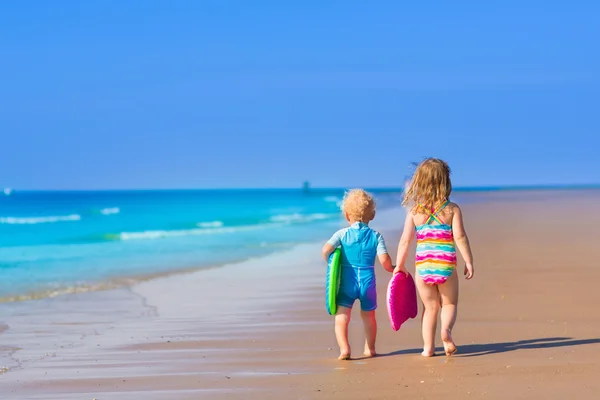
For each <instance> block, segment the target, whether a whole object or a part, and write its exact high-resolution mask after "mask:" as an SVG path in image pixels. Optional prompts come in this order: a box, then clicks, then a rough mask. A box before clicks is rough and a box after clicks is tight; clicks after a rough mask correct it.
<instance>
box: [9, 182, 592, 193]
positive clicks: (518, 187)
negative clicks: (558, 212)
mask: <svg viewBox="0 0 600 400" xmlns="http://www.w3.org/2000/svg"><path fill="white" fill-rule="evenodd" d="M355 187H356V188H358V187H359V186H352V187H350V186H348V187H336V186H331V187H327V186H318V187H310V188H308V189H305V188H302V187H289V186H287V187H246V188H244V187H229V188H137V189H12V188H6V189H9V190H10V193H15V192H20V193H25V192H28V193H52V192H71V193H73V192H186V191H189V192H202V191H223V192H227V191H232V192H233V191H276V190H285V191H305V192H312V191H314V192H319V191H327V190H331V191H340V190H349V189H352V188H355ZM362 188H363V189H365V190H368V191H373V192H382V191H387V192H402V191H403V190H404V188H403V187H395V186H380V187H368V186H363V187H362ZM553 189H554V190H556V189H600V183H589V184H550V185H481V186H474V185H471V186H457V187H454V188H453V189H452V191H457V192H463V191H503V190H553ZM0 194H1V191H0Z"/></svg>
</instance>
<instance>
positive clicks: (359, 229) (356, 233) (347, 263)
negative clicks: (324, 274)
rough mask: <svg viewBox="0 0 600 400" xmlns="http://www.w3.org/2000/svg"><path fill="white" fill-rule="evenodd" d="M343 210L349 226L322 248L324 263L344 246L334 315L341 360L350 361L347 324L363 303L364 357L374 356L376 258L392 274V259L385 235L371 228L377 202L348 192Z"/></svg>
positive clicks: (359, 192)
mask: <svg viewBox="0 0 600 400" xmlns="http://www.w3.org/2000/svg"><path fill="white" fill-rule="evenodd" d="M342 211H343V213H344V216H345V217H346V220H347V221H348V223H349V224H350V226H349V227H347V228H344V229H341V230H339V231H337V232H336V233H335V234H334V235H333V236H332V237H331V239H329V240H328V241H327V243H325V245H324V246H323V258H325V261H327V260H328V259H329V256H330V255H331V253H333V251H334V250H335V249H336V248H337V247H340V246H341V250H342V254H341V256H342V257H341V266H342V274H341V280H340V289H339V292H338V295H337V300H336V303H337V306H338V307H337V313H336V315H335V336H336V339H337V342H338V345H339V347H340V356H339V357H338V358H339V359H340V360H349V359H350V344H349V343H348V324H349V323H350V314H351V312H352V306H353V304H354V301H355V300H356V299H359V300H360V308H361V316H362V320H363V324H364V326H365V336H366V341H365V356H367V357H374V356H375V355H376V353H375V338H376V336H377V321H376V319H375V309H377V287H376V283H375V267H374V265H375V258H378V259H379V262H380V263H381V265H383V268H385V269H386V270H387V271H388V272H392V271H393V270H394V267H393V266H392V260H391V258H390V256H389V254H388V252H387V249H386V247H385V241H384V240H383V236H382V235H381V234H380V233H379V232H376V231H374V230H373V229H371V228H369V225H368V224H369V222H370V221H372V220H373V218H375V201H374V200H373V197H372V196H371V195H370V194H369V193H367V192H365V191H364V190H362V189H354V190H351V191H349V192H348V193H346V195H345V196H344V203H343V205H342Z"/></svg>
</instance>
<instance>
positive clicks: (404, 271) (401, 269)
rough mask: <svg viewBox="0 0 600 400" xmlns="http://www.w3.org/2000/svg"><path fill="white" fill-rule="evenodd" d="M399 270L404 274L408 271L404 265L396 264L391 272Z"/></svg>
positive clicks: (395, 272)
mask: <svg viewBox="0 0 600 400" xmlns="http://www.w3.org/2000/svg"><path fill="white" fill-rule="evenodd" d="M400 272H402V273H403V274H404V275H406V276H408V271H407V270H406V268H404V265H398V266H397V267H396V268H394V272H393V274H394V275H396V274H398V273H400Z"/></svg>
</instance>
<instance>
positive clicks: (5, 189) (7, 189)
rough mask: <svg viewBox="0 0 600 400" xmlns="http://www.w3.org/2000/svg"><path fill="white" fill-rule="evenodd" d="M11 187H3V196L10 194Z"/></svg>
mask: <svg viewBox="0 0 600 400" xmlns="http://www.w3.org/2000/svg"><path fill="white" fill-rule="evenodd" d="M12 191H13V190H12V189H11V188H4V195H5V196H10V194H11V193H12Z"/></svg>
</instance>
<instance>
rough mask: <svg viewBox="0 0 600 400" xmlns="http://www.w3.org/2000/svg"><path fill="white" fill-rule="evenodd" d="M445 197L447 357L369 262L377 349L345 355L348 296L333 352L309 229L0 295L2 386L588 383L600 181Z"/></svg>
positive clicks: (314, 395) (539, 386)
mask: <svg viewBox="0 0 600 400" xmlns="http://www.w3.org/2000/svg"><path fill="white" fill-rule="evenodd" d="M460 200H464V202H460ZM457 201H459V202H460V204H461V206H462V208H463V210H464V213H465V223H466V227H467V230H468V233H469V237H470V240H471V244H472V247H473V252H474V257H475V267H476V275H475V278H474V279H473V280H472V281H469V282H467V281H464V280H462V279H461V295H460V301H459V315H458V322H457V324H456V327H455V330H454V338H455V340H456V342H457V345H458V353H457V354H456V355H455V356H454V357H451V358H447V357H445V356H444V357H443V356H438V357H433V358H424V357H421V356H420V352H421V348H420V346H421V336H420V327H419V320H418V319H415V320H411V321H409V322H407V323H406V324H405V325H403V326H402V328H401V330H400V331H398V332H394V331H393V330H392V329H391V328H390V325H389V322H388V319H387V312H386V308H385V303H384V298H385V288H386V285H387V282H388V279H389V277H390V275H389V274H388V273H387V272H386V271H385V270H383V268H381V267H379V266H378V271H377V274H378V276H377V277H378V286H379V308H378V311H377V316H378V322H379V335H378V342H377V350H378V352H379V354H380V356H379V357H376V358H372V359H363V358H361V357H360V354H361V351H360V350H362V343H363V342H362V341H363V335H362V332H361V328H362V324H361V322H360V320H359V316H358V310H357V308H358V305H356V306H355V312H354V318H355V320H354V321H353V322H352V323H351V333H350V335H351V344H352V346H353V351H354V354H353V356H354V358H353V359H352V360H351V361H345V362H342V361H337V360H336V359H335V358H336V356H337V348H336V344H335V338H334V335H333V319H332V317H330V316H328V315H327V313H326V311H325V304H324V293H323V292H324V289H323V286H324V276H325V265H324V263H323V261H322V260H320V253H319V250H320V245H321V243H322V242H323V241H324V240H326V239H327V238H325V237H324V238H315V240H316V241H317V240H318V241H319V243H318V244H317V243H315V244H303V245H299V246H297V247H295V248H294V249H293V250H290V251H286V252H281V253H275V254H271V255H269V256H267V257H266V258H257V259H251V260H247V261H244V262H241V263H238V264H235V265H227V266H224V267H221V268H213V269H208V270H203V271H197V272H192V273H187V274H177V275H172V276H168V277H164V278H158V279H154V280H150V281H147V282H143V283H140V284H137V285H134V286H132V287H127V288H121V289H115V290H110V291H102V292H94V293H81V294H74V295H66V296H60V297H56V298H52V299H45V300H39V301H32V302H20V303H8V304H2V305H0V321H3V322H2V323H3V324H4V325H6V326H4V327H3V325H0V363H1V364H0V368H2V367H5V368H8V371H5V372H4V373H3V374H2V375H0V394H1V398H2V399H64V400H67V399H92V398H96V399H98V400H104V399H142V398H143V399H151V400H152V399H177V400H180V399H181V400H187V399H205V398H206V399H213V398H214V399H220V398H223V399H250V400H251V399H261V400H262V399H271V398H272V399H338V398H339V399H396V398H401V397H402V398H409V399H432V398H437V397H438V396H439V397H443V398H446V399H465V398H487V399H506V398H511V399H521V398H522V399H529V398H540V399H562V398H564V397H566V396H571V397H576V398H578V399H596V398H598V397H599V396H600V383H599V382H598V380H597V377H598V376H600V361H598V360H600V312H599V311H598V308H597V299H598V290H597V288H596V286H597V284H596V282H598V281H599V280H600V268H598V267H600V265H598V261H597V260H599V259H600V246H599V245H598V244H597V243H596V241H597V237H598V235H597V234H595V231H594V228H595V227H596V226H598V225H599V224H600V213H599V212H597V211H596V209H595V207H596V206H597V204H598V202H599V201H600V191H598V190H582V191H579V190H571V191H550V190H549V191H536V192H525V191H517V192H479V193H461V194H458V195H457ZM402 218H403V214H402V211H401V210H399V209H398V210H393V211H387V212H382V213H381V214H379V215H378V216H377V218H376V220H375V221H374V223H373V227H375V228H376V229H380V230H381V231H382V232H383V233H384V236H385V238H386V241H387V243H388V248H389V249H390V251H391V253H392V255H393V258H395V255H396V244H397V242H398V239H399V234H400V232H399V230H400V228H401V226H402V225H401V224H402ZM409 260H410V258H409ZM461 265H462V264H461ZM407 268H408V269H409V271H411V273H413V272H414V265H412V264H410V263H409V264H408V265H407ZM460 272H461V273H462V268H461V269H460ZM438 345H441V343H438ZM1 371H3V370H0V372H1Z"/></svg>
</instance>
